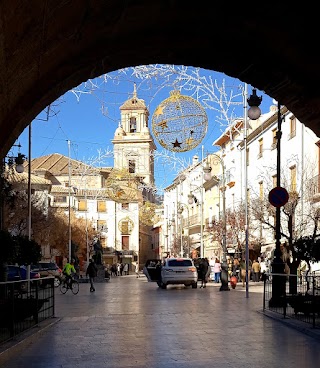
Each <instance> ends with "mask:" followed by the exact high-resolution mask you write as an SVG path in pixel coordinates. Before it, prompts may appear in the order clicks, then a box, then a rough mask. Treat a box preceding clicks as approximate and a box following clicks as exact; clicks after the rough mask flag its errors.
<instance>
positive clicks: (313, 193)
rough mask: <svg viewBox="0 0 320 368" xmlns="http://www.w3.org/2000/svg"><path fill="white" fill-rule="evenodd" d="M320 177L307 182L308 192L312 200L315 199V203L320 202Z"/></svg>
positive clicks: (317, 176)
mask: <svg viewBox="0 0 320 368" xmlns="http://www.w3.org/2000/svg"><path fill="white" fill-rule="evenodd" d="M319 184H320V175H316V176H314V177H313V178H312V179H310V180H309V181H308V182H307V188H308V189H307V190H308V194H309V196H310V198H312V199H313V201H314V202H319V201H320V190H319V189H320V185H319Z"/></svg>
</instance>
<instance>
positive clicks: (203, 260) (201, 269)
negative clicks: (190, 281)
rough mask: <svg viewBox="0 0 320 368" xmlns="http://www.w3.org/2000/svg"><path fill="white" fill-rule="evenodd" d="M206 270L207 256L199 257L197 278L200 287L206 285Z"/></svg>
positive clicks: (207, 264)
mask: <svg viewBox="0 0 320 368" xmlns="http://www.w3.org/2000/svg"><path fill="white" fill-rule="evenodd" d="M208 270H209V261H208V259H207V258H201V261H200V264H199V278H200V280H201V286H200V287H201V288H205V287H207V281H208V278H207V277H208V276H207V275H208Z"/></svg>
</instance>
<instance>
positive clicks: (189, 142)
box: [186, 138, 194, 146]
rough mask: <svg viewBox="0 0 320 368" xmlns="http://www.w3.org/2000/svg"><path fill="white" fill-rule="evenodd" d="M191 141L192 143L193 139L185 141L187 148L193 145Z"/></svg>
mask: <svg viewBox="0 0 320 368" xmlns="http://www.w3.org/2000/svg"><path fill="white" fill-rule="evenodd" d="M193 141H194V139H193V138H187V139H186V144H187V145H188V146H191V145H192V143H193Z"/></svg>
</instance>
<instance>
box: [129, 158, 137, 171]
mask: <svg viewBox="0 0 320 368" xmlns="http://www.w3.org/2000/svg"><path fill="white" fill-rule="evenodd" d="M135 172H136V163H135V161H134V160H129V173H131V174H134V173H135Z"/></svg>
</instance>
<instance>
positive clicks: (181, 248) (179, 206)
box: [178, 202, 190, 257]
mask: <svg viewBox="0 0 320 368" xmlns="http://www.w3.org/2000/svg"><path fill="white" fill-rule="evenodd" d="M184 208H186V209H187V216H188V217H187V229H188V238H187V243H188V253H189V254H190V236H189V228H190V222H189V207H188V206H187V205H186V204H184V203H181V202H179V203H178V214H179V215H180V220H181V245H180V253H181V257H183V236H182V230H183V226H182V212H183V209H184Z"/></svg>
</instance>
